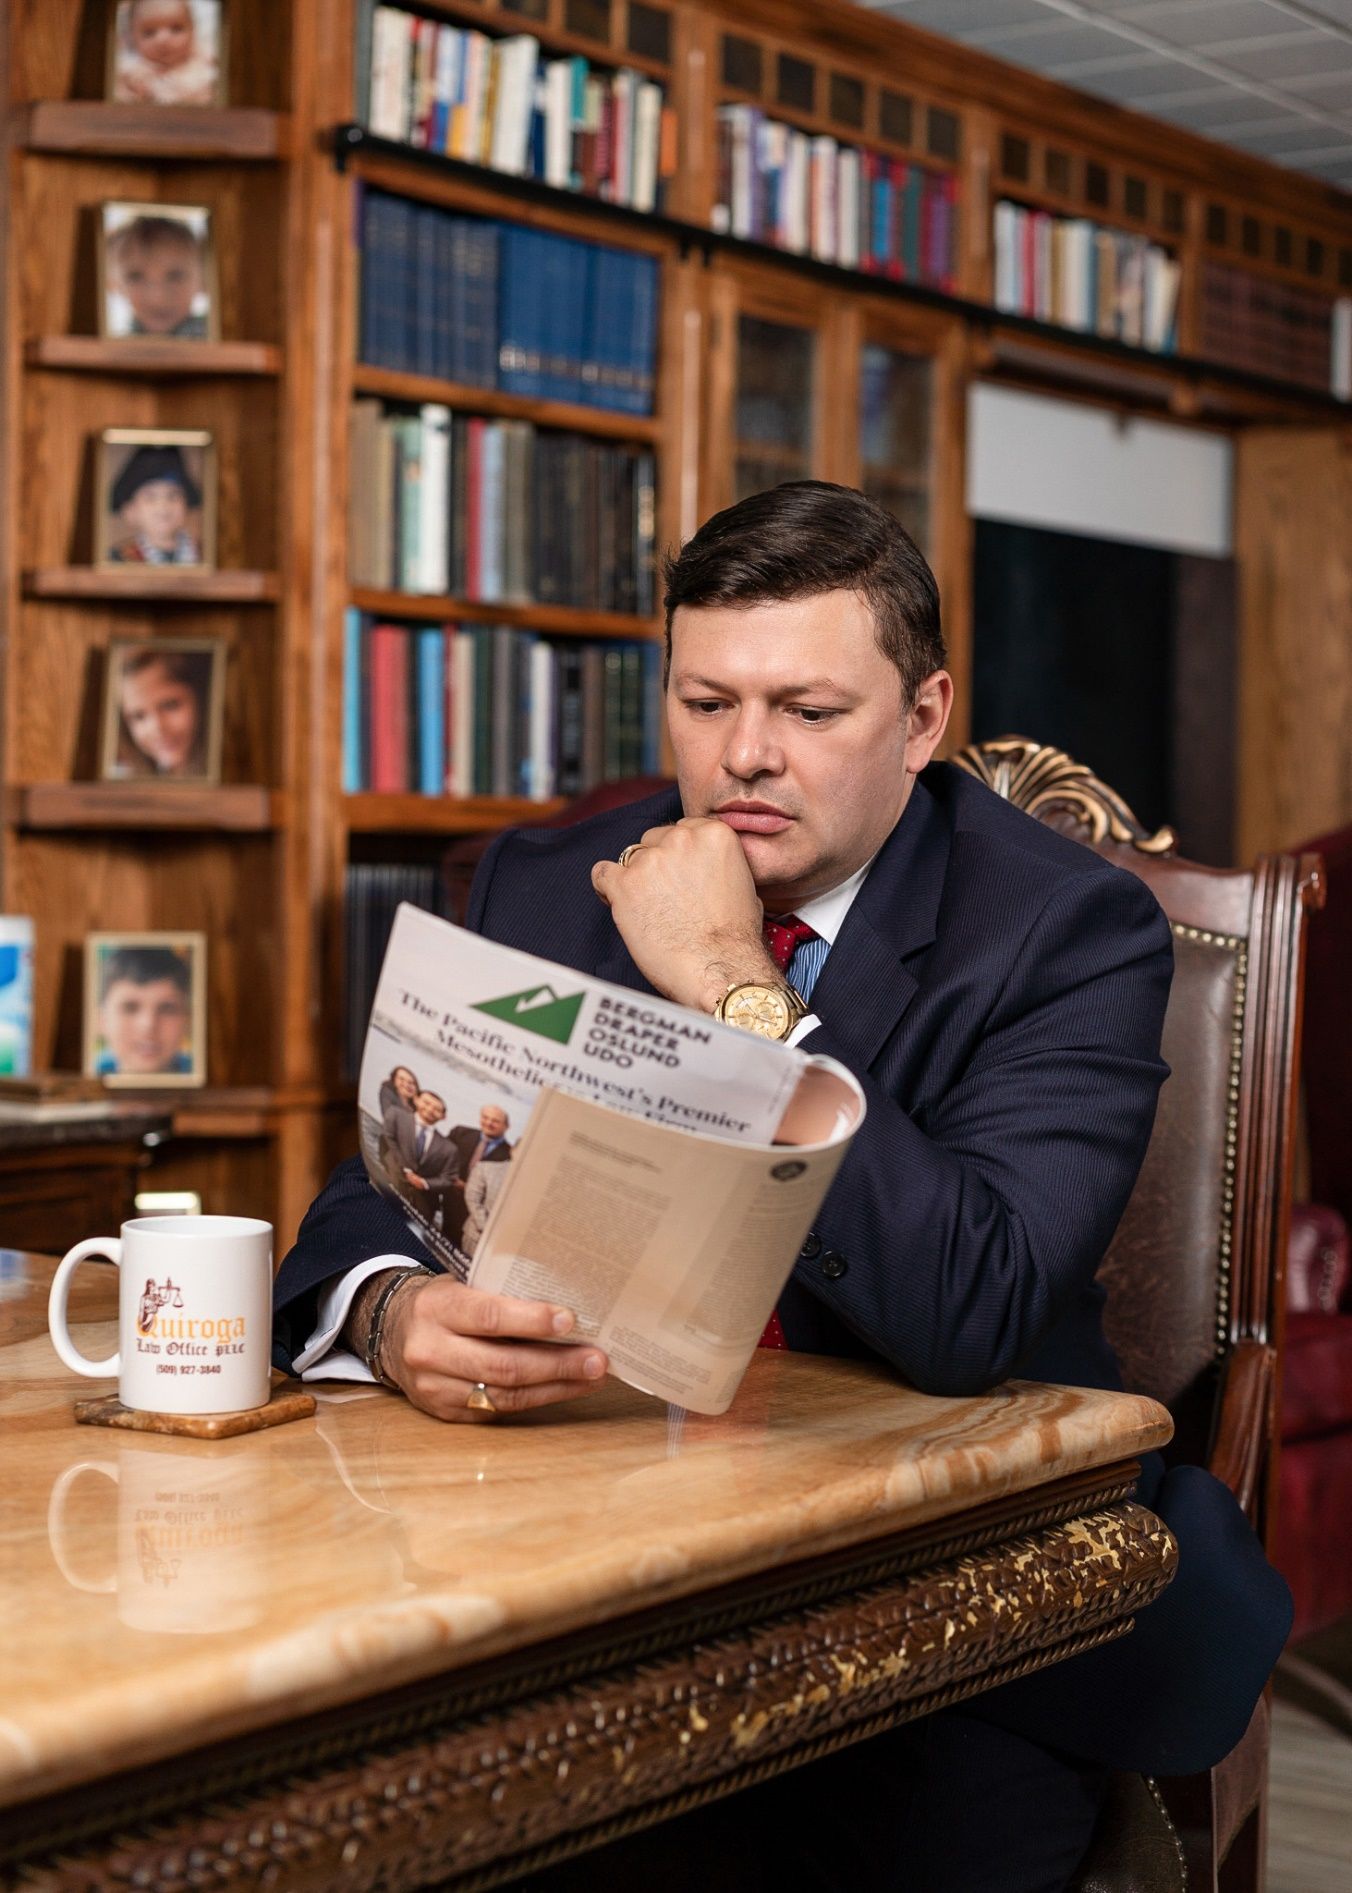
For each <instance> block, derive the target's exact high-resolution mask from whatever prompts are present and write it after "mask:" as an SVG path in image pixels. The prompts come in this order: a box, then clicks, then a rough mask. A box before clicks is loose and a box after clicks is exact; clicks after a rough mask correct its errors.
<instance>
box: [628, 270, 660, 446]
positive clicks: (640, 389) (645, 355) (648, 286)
mask: <svg viewBox="0 0 1352 1893" xmlns="http://www.w3.org/2000/svg"><path fill="white" fill-rule="evenodd" d="M628 264H629V269H630V272H631V276H632V284H633V286H632V291H631V296H630V329H629V333H630V335H631V337H632V351H633V352H632V364H633V371H634V373H633V382H632V385H631V387H630V389H629V399H628V401H627V403H626V407H627V410H628V412H629V413H630V414H651V413H652V411H653V394H654V390H655V386H656V378H657V300H658V297H657V290H658V273H657V272H658V262H657V258H656V257H655V256H644V255H642V254H638V253H636V254H634V255H633V256H631V257H629V259H628Z"/></svg>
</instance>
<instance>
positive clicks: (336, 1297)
mask: <svg viewBox="0 0 1352 1893" xmlns="http://www.w3.org/2000/svg"><path fill="white" fill-rule="evenodd" d="M425 1266H426V1265H425V1264H423V1263H419V1261H418V1259H417V1257H416V1256H412V1255H373V1256H371V1257H369V1258H368V1260H367V1261H365V1262H358V1263H356V1264H355V1265H354V1266H353V1267H352V1268H350V1269H349V1270H348V1271H347V1273H346V1275H339V1276H338V1277H336V1278H335V1280H334V1281H332V1282H330V1284H329V1286H328V1287H327V1288H326V1289H325V1290H324V1293H323V1294H322V1295H321V1296H320V1297H319V1310H318V1319H317V1320H316V1322H315V1327H314V1332H313V1333H312V1334H311V1336H310V1338H309V1340H308V1341H307V1342H306V1343H305V1346H304V1347H303V1348H302V1349H301V1351H300V1353H299V1354H297V1356H296V1358H295V1361H294V1363H293V1372H295V1373H297V1374H299V1375H300V1377H301V1379H302V1380H364V1381H367V1382H368V1383H369V1384H371V1385H372V1386H374V1385H375V1384H376V1381H375V1375H374V1374H373V1373H372V1372H371V1370H370V1368H369V1367H368V1366H367V1365H366V1362H365V1361H361V1360H358V1359H357V1356H356V1355H355V1354H353V1353H351V1352H350V1351H349V1349H347V1348H345V1347H342V1346H336V1345H335V1343H336V1342H337V1340H338V1337H339V1335H340V1334H341V1333H342V1331H343V1323H344V1322H345V1321H346V1320H347V1312H348V1309H349V1308H351V1306H352V1298H353V1296H354V1295H355V1294H356V1292H357V1290H358V1289H359V1288H360V1287H361V1285H362V1283H363V1282H366V1281H369V1280H370V1278H371V1277H372V1276H373V1275H379V1274H381V1273H382V1272H383V1271H384V1270H385V1269H407V1268H420V1267H425Z"/></svg>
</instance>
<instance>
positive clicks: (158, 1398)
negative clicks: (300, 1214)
mask: <svg viewBox="0 0 1352 1893" xmlns="http://www.w3.org/2000/svg"><path fill="white" fill-rule="evenodd" d="M89 1256H100V1257H103V1258H104V1259H105V1260H107V1261H109V1262H112V1263H114V1264H115V1265H116V1266H117V1269H118V1271H119V1275H120V1281H119V1285H118V1348H117V1352H116V1353H115V1354H112V1355H110V1356H109V1357H108V1358H107V1359H106V1360H102V1361H91V1360H90V1359H89V1358H88V1357H87V1356H86V1355H84V1354H82V1353H81V1352H80V1351H79V1349H78V1348H77V1347H76V1346H75V1343H74V1342H73V1341H72V1339H71V1336H70V1328H69V1325H68V1323H67V1320H66V1304H67V1300H68V1297H69V1294H70V1281H71V1277H72V1275H73V1274H74V1272H75V1270H76V1269H77V1268H78V1267H79V1265H80V1263H81V1262H83V1261H84V1260H85V1259H86V1257H89ZM47 1320H48V1326H49V1327H50V1329H51V1334H52V1345H53V1347H54V1348H55V1349H56V1351H57V1354H58V1355H59V1356H60V1358H61V1360H62V1361H63V1362H64V1363H65V1365H66V1366H67V1367H68V1368H70V1369H71V1371H72V1372H73V1373H76V1374H84V1375H86V1376H88V1377H89V1378H91V1379H103V1378H105V1377H109V1378H111V1377H113V1376H116V1379H117V1383H118V1396H119V1398H120V1399H121V1401H122V1404H123V1406H125V1407H136V1408H139V1409H140V1410H141V1411H142V1412H144V1413H201V1414H208V1413H242V1412H246V1411H248V1410H249V1409H250V1408H253V1407H262V1406H266V1405H267V1401H268V1394H269V1388H270V1363H271V1354H272V1225H271V1224H270V1223H264V1222H256V1221H255V1220H254V1219H253V1218H252V1217H249V1216H141V1217H138V1218H136V1220H134V1221H133V1222H127V1223H123V1225H122V1234H121V1236H120V1237H112V1236H92V1237H90V1238H89V1240H88V1241H86V1242H78V1243H76V1245H75V1247H74V1248H73V1249H72V1250H71V1251H70V1253H69V1254H68V1255H65V1256H63V1257H62V1259H61V1263H60V1265H59V1267H58V1268H57V1271H56V1275H55V1276H54V1278H53V1280H52V1289H51V1295H50V1297H49V1299H48V1304H47Z"/></svg>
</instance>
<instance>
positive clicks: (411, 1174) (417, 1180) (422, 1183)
mask: <svg viewBox="0 0 1352 1893" xmlns="http://www.w3.org/2000/svg"><path fill="white" fill-rule="evenodd" d="M404 1176H405V1177H406V1179H407V1180H408V1182H410V1183H411V1184H413V1186H414V1188H415V1189H419V1190H425V1189H427V1188H428V1187H429V1186H428V1182H427V1178H426V1177H420V1176H419V1175H418V1173H417V1171H416V1170H410V1169H409V1168H408V1166H407V1165H405V1166H404Z"/></svg>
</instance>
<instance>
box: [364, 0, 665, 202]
mask: <svg viewBox="0 0 1352 1893" xmlns="http://www.w3.org/2000/svg"><path fill="white" fill-rule="evenodd" d="M365 100H366V123H367V125H368V127H369V129H370V130H371V131H372V132H374V133H375V134H376V136H377V137H380V138H391V139H395V140H397V141H398V142H399V143H401V144H408V145H413V146H415V147H416V148H417V149H418V150H420V151H435V152H439V153H441V155H442V156H444V157H449V158H461V159H464V160H466V161H467V162H469V163H471V164H485V165H488V166H490V167H491V168H492V169H493V170H495V171H506V172H508V173H510V175H512V176H513V177H533V178H539V179H540V180H541V181H542V182H544V183H546V184H553V185H556V186H557V187H558V188H559V189H561V190H574V191H585V192H588V193H589V194H591V195H592V196H595V197H601V198H604V199H606V200H607V201H608V202H610V203H614V204H627V205H629V206H630V207H631V208H632V209H634V210H645V211H654V210H658V209H660V208H661V203H662V194H663V185H664V183H665V181H666V179H667V178H669V177H671V176H672V175H673V174H674V172H675V170H676V118H675V114H674V112H673V111H672V110H671V108H670V107H669V106H668V105H667V103H666V99H665V95H664V94H663V91H662V88H661V86H660V85H658V84H657V83H656V81H655V80H652V79H646V78H644V77H643V76H642V74H640V73H637V72H633V71H630V70H629V69H628V68H627V67H622V68H621V69H620V70H619V71H617V72H608V71H597V70H595V69H594V68H593V67H592V66H591V65H590V64H589V63H588V61H587V60H586V59H584V58H582V57H580V56H574V57H572V58H563V59H548V58H543V57H542V56H541V50H540V43H539V41H538V40H537V39H535V38H533V36H532V35H531V34H529V33H515V34H513V35H511V37H510V38H507V39H490V38H489V36H488V35H487V34H486V33H480V32H478V31H477V30H476V29H475V28H473V27H460V26H451V25H449V24H448V23H447V22H445V21H439V20H433V19H425V18H423V17H421V16H420V15H418V14H413V13H406V12H405V11H404V10H403V9H402V8H401V7H385V6H379V7H376V8H375V11H374V15H373V17H372V20H371V32H370V46H369V64H368V67H367V73H366V86H365Z"/></svg>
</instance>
